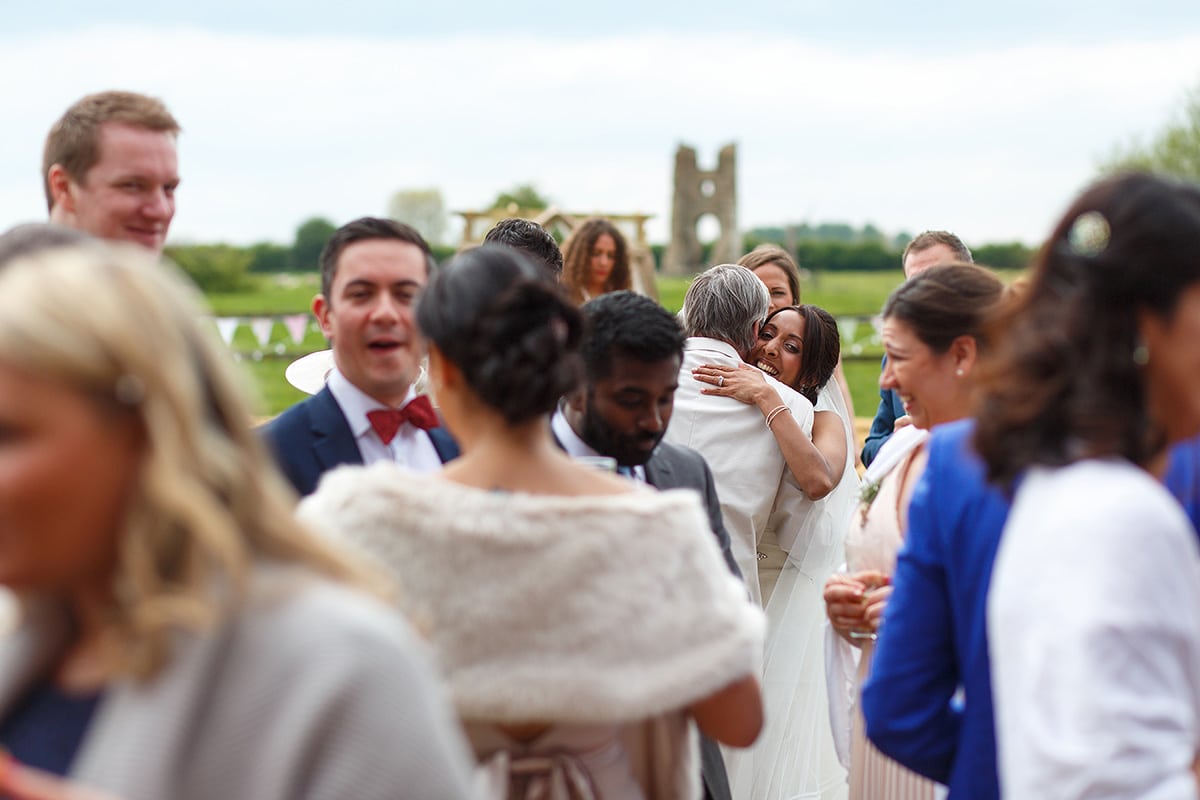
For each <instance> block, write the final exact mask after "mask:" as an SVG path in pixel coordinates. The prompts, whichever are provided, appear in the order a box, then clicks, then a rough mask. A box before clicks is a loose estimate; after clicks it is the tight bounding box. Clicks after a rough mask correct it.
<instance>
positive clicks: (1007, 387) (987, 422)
mask: <svg viewBox="0 0 1200 800" xmlns="http://www.w3.org/2000/svg"><path fill="white" fill-rule="evenodd" d="M1198 282H1200V187H1198V186H1196V185H1195V184H1190V183H1184V182H1180V181H1175V180H1171V179H1168V178H1164V177H1159V176H1152V175H1147V174H1142V173H1126V174H1121V175H1116V176H1113V177H1110V178H1107V179H1104V180H1101V181H1099V182H1098V183H1095V184H1093V185H1092V186H1090V187H1089V188H1087V189H1086V190H1085V191H1084V192H1083V194H1081V195H1080V196H1079V198H1078V199H1076V200H1075V202H1074V203H1072V204H1071V207H1070V208H1069V209H1068V210H1067V212H1066V214H1064V215H1063V217H1062V219H1061V220H1060V221H1059V222H1058V224H1057V225H1056V226H1055V228H1054V232H1053V233H1052V234H1051V235H1050V238H1049V239H1048V240H1047V241H1046V243H1045V244H1044V245H1043V246H1042V248H1041V250H1040V251H1039V253H1038V255H1037V257H1036V259H1035V261H1034V265H1033V270H1032V278H1031V281H1030V285H1029V288H1028V289H1027V290H1026V291H1025V292H1024V294H1023V295H1022V296H1021V297H1020V299H1019V301H1018V302H1017V303H1015V304H1014V307H1013V308H1012V309H1011V310H1009V311H1008V312H1007V313H1005V314H1004V315H1002V318H1001V320H1000V321H999V322H998V327H999V328H1000V329H1001V330H1002V331H1003V339H1002V340H1001V341H1000V342H999V346H998V348H997V352H996V354H995V359H994V361H993V362H992V363H991V364H990V365H989V366H988V368H987V369H986V370H985V371H984V375H983V381H982V386H983V389H984V394H983V398H982V403H981V405H980V408H979V413H978V419H979V421H978V425H977V427H976V446H977V447H978V450H979V453H980V455H982V456H983V459H984V461H985V463H986V465H987V471H988V477H989V478H990V479H991V480H993V481H994V482H996V483H999V484H1000V485H1001V486H1004V487H1005V488H1008V489H1011V488H1012V486H1013V483H1014V481H1015V480H1016V479H1017V477H1018V476H1019V475H1020V474H1021V473H1022V472H1023V471H1024V470H1025V469H1026V468H1028V467H1029V466H1031V465H1034V464H1042V465H1047V466H1060V465H1064V464H1069V463H1072V462H1074V461H1077V460H1079V459H1083V458H1095V457H1105V456H1120V457H1122V458H1125V459H1127V460H1129V461H1131V462H1133V463H1135V464H1139V465H1144V464H1146V463H1147V462H1148V461H1149V460H1150V459H1151V458H1153V457H1154V456H1155V455H1157V454H1158V453H1159V452H1161V450H1162V449H1163V447H1164V446H1165V444H1166V441H1165V435H1164V433H1163V430H1162V427H1161V426H1160V425H1159V424H1158V423H1157V422H1156V421H1155V420H1154V419H1153V418H1152V416H1151V414H1150V411H1149V409H1148V407H1147V401H1146V389H1145V386H1144V384H1143V376H1142V371H1141V367H1139V365H1138V364H1137V363H1136V361H1135V351H1137V350H1138V347H1139V337H1138V316H1139V314H1141V313H1145V312H1149V313H1151V314H1154V315H1157V316H1159V317H1162V318H1164V319H1167V320H1170V318H1171V315H1172V314H1173V312H1174V311H1175V308H1176V304H1177V302H1178V300H1179V297H1180V294H1181V293H1182V292H1183V291H1184V290H1185V289H1186V288H1188V287H1190V286H1193V285H1196V284H1197V283H1198Z"/></svg>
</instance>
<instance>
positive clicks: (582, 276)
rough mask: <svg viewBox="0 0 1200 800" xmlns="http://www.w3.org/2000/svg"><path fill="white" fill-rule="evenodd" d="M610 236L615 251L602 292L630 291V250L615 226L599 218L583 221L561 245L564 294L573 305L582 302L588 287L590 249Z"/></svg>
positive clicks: (590, 259)
mask: <svg viewBox="0 0 1200 800" xmlns="http://www.w3.org/2000/svg"><path fill="white" fill-rule="evenodd" d="M606 233H607V234H608V235H609V236H611V237H612V240H613V245H614V247H615V248H616V258H615V259H613V262H614V263H613V270H612V274H610V275H609V276H608V280H607V281H606V282H605V284H604V291H606V292H616V291H621V290H623V289H630V288H632V286H633V284H632V277H631V274H630V271H629V247H628V246H627V245H626V243H625V237H624V236H622V235H621V232H620V231H619V230H617V227H616V226H615V225H613V224H612V223H611V222H609V221H608V220H606V219H603V218H601V217H592V218H591V219H587V220H584V222H583V224H581V225H580V226H579V227H578V228H576V229H575V230H574V231H573V232H572V233H571V235H570V236H569V237H568V238H567V240H566V241H565V242H563V247H562V251H563V270H562V282H563V286H565V287H567V295H568V296H569V297H570V298H571V301H572V302H573V303H575V304H576V305H579V304H580V303H582V302H583V290H584V289H586V288H587V285H588V278H589V277H590V275H591V268H592V246H593V245H595V244H596V240H597V239H599V238H600V237H601V236H603V235H604V234H606Z"/></svg>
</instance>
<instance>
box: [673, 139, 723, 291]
mask: <svg viewBox="0 0 1200 800" xmlns="http://www.w3.org/2000/svg"><path fill="white" fill-rule="evenodd" d="M705 214H712V215H713V216H715V217H716V219H717V222H718V223H719V224H720V227H721V234H720V238H719V239H717V241H716V243H715V244H714V246H713V250H712V254H711V255H710V256H709V258H708V262H709V263H707V264H705V263H703V262H702V257H701V247H700V237H699V236H698V235H697V225H698V223H699V222H700V218H701V217H702V216H704V215H705ZM741 256H742V237H741V234H740V233H739V232H738V226H737V145H734V144H727V145H725V146H724V147H722V148H721V152H720V153H719V154H718V156H717V168H716V169H715V170H702V169H700V168H699V167H697V166H696V149H695V148H693V147H688V146H686V145H680V146H679V149H678V150H676V151H675V198H674V201H673V203H672V206H671V242H670V244H669V245H668V246H667V252H666V255H665V256H664V257H663V274H665V275H691V274H694V273H696V272H699V271H701V270H702V269H704V268H706V267H709V266H712V265H713V264H732V263H735V262H736V261H737V260H738V259H739V258H741Z"/></svg>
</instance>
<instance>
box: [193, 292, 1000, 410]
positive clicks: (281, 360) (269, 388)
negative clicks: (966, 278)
mask: <svg viewBox="0 0 1200 800" xmlns="http://www.w3.org/2000/svg"><path fill="white" fill-rule="evenodd" d="M1016 274H1017V273H1008V274H1002V275H1001V277H1003V278H1004V279H1005V280H1006V281H1008V280H1011V279H1012V278H1013V277H1015V275H1016ZM902 278H903V276H901V275H900V273H899V271H897V272H895V273H892V272H836V273H825V274H821V275H813V276H810V277H809V278H808V279H807V280H806V281H805V282H804V283H803V284H802V286H801V295H802V299H803V300H804V301H805V302H807V303H813V304H815V305H819V306H821V307H822V308H825V309H826V310H828V311H829V312H830V313H831V314H833V315H834V316H836V317H838V318H843V317H855V316H860V317H868V316H872V315H875V314H878V313H879V310H880V308H882V307H883V303H884V301H885V300H886V299H887V296H888V294H889V293H890V292H891V291H892V289H894V288H896V286H897V285H899V283H900V282H901V280H902ZM689 283H690V279H688V278H660V279H659V282H658V290H659V299H660V301H661V302H662V304H663V306H665V307H666V308H668V309H670V310H671V311H678V310H679V308H680V307H681V306H682V305H683V296H684V293H685V292H686V291H687V287H688V284H689ZM318 291H320V287H319V285H318V279H317V276H316V275H315V274H313V275H302V276H299V275H280V276H271V277H269V278H264V279H263V280H262V282H261V285H260V286H259V287H258V288H256V289H255V290H253V291H246V292H238V293H233V294H210V295H208V302H209V304H210V306H211V307H212V310H213V313H214V314H216V315H217V316H225V317H229V316H237V317H242V316H245V317H249V316H269V315H282V314H298V313H307V312H308V310H309V308H310V306H311V304H312V298H313V295H314V294H316V293H317V292H318ZM842 340H843V341H842V354H843V356H842V359H843V365H844V368H845V371H846V380H847V381H848V382H849V384H850V393H851V395H853V398H854V411H855V414H856V415H857V416H859V417H871V416H873V415H874V414H875V409H876V407H877V406H878V404H879V384H878V381H879V359H880V356H881V355H882V350H881V349H880V346H879V340H878V337H877V336H876V335H875V331H874V328H873V327H872V326H871V325H870V324H869V323H867V322H859V323H857V324H854V323H847V324H843V327H842ZM324 347H325V340H324V338H323V337H322V336H321V334H320V332H319V331H318V330H317V329H316V327H315V326H314V325H310V327H309V330H308V333H307V335H306V336H305V338H304V341H303V342H302V343H301V344H299V345H296V344H294V343H292V341H291V338H290V336H289V335H288V333H287V331H286V330H285V329H284V327H283V326H282V325H276V326H275V328H274V330H273V332H272V335H271V340H270V343H269V344H268V346H267V347H266V348H265V349H263V348H260V347H258V345H257V343H256V342H255V339H254V336H253V335H252V334H251V333H250V332H249V330H248V329H247V328H246V327H245V326H242V327H241V328H239V329H238V331H237V333H236V334H235V335H234V339H233V350H234V351H235V352H236V353H237V354H238V355H239V358H240V360H241V363H242V366H243V368H244V370H245V371H246V373H247V376H248V380H250V381H251V382H252V384H253V386H254V391H255V394H256V396H257V398H258V401H259V413H260V414H262V415H263V416H273V415H275V414H278V413H279V412H280V411H282V410H283V409H285V408H287V407H288V406H290V405H292V404H293V403H295V402H296V401H297V400H300V399H302V398H303V397H304V395H303V394H302V393H301V392H299V391H297V390H296V389H293V388H292V387H291V386H290V385H288V383H287V381H285V380H284V377H283V372H284V370H285V369H286V368H287V365H288V364H289V363H290V362H291V361H292V360H293V359H295V358H297V357H299V356H301V355H303V354H305V353H309V352H312V351H313V350H319V349H322V348H324ZM256 350H259V351H260V352H258V353H257V355H256V352H255V351H256Z"/></svg>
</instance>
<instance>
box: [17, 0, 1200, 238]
mask: <svg viewBox="0 0 1200 800" xmlns="http://www.w3.org/2000/svg"><path fill="white" fill-rule="evenodd" d="M549 5H550V4H545V3H537V4H534V3H530V2H508V3H494V2H489V3H476V2H465V1H464V0H459V2H454V3H437V2H427V1H426V2H422V3H419V4H418V3H407V2H395V0H392V1H391V2H384V1H383V0H380V1H379V2H371V1H370V0H343V2H336V3H329V2H326V3H320V4H318V3H313V2H308V1H307V0H289V1H288V2H286V3H285V2H274V1H272V2H258V3H249V2H232V0H208V2H206V3H205V4H203V7H202V8H200V4H192V3H170V2H165V3H158V4H155V5H153V6H150V5H148V4H146V3H144V2H143V3H132V2H125V0H108V2H106V3H103V4H99V3H94V2H91V1H90V0H88V1H87V2H84V0H76V2H58V3H55V4H54V8H52V9H46V8H43V7H42V6H41V5H39V4H22V5H21V8H20V9H17V8H6V10H5V15H6V20H5V24H4V26H3V28H2V29H0V75H3V76H5V77H4V87H5V90H4V93H3V96H4V102H3V103H0V130H3V131H4V137H3V140H4V142H5V145H6V146H5V147H4V148H3V150H2V151H0V222H2V223H4V224H5V226H7V225H8V224H15V223H17V222H21V221H28V220H35V219H41V218H44V215H45V206H44V201H43V198H42V194H41V184H40V178H39V175H38V173H39V166H40V155H41V148H42V142H43V140H44V137H45V134H46V131H47V130H48V128H49V126H50V124H51V123H52V122H53V120H54V119H55V118H56V117H57V116H58V115H60V114H61V113H62V111H63V110H64V109H65V108H66V106H68V105H69V104H70V103H71V102H73V101H74V100H76V99H77V98H78V97H80V96H82V95H84V94H86V93H88V92H92V91H97V90H101V89H106V88H126V89H133V90H137V91H142V92H147V93H150V94H154V95H156V96H159V97H161V98H163V99H164V100H165V101H166V102H167V104H168V106H169V107H170V108H171V110H172V111H173V112H174V114H175V115H176V117H178V118H179V120H180V122H181V123H182V125H183V127H184V132H183V134H182V135H181V137H180V142H179V153H180V169H181V174H182V177H183V183H182V185H181V187H180V189H179V193H178V213H177V215H176V217H175V223H174V225H173V227H172V239H173V240H175V241H183V240H190V241H228V242H234V243H243V244H244V243H250V242H253V241H260V240H274V241H279V242H289V241H290V240H291V238H292V236H293V233H294V231H295V228H296V226H297V225H298V224H299V223H300V222H302V221H303V220H304V219H306V218H308V217H310V216H314V215H323V216H327V217H329V218H330V219H331V220H333V221H334V222H336V223H341V222H344V221H346V220H348V219H350V218H353V217H356V216H360V215H363V214H381V213H384V212H385V211H386V208H387V199H388V197H389V195H390V194H391V193H392V192H394V191H395V190H397V189H402V188H421V187H429V186H434V187H438V188H440V189H441V190H442V192H443V194H444V196H445V198H446V202H447V205H448V206H449V207H451V208H471V207H478V206H483V205H486V204H487V203H489V202H490V201H491V200H492V198H494V197H495V195H496V194H497V192H499V191H501V190H503V189H506V188H509V187H511V186H513V185H515V184H518V183H524V182H533V183H534V184H535V185H536V186H537V187H538V188H539V190H541V191H542V193H543V194H546V195H548V196H549V197H550V198H551V199H552V200H553V201H554V202H555V203H556V204H557V205H559V206H561V207H563V208H564V209H566V210H574V211H590V210H600V211H609V212H623V211H643V212H647V213H651V214H655V215H656V219H655V221H654V222H653V223H652V224H651V227H650V231H651V236H652V238H653V239H655V240H659V241H665V239H666V237H667V231H668V229H669V215H670V202H671V170H672V166H673V158H674V151H675V148H676V146H677V145H678V144H679V143H681V142H684V143H688V144H691V145H693V146H695V147H696V148H697V149H698V150H699V154H700V161H701V166H702V167H706V166H713V165H715V160H716V152H717V150H718V149H719V148H720V146H721V145H723V144H725V143H727V142H736V143H737V145H738V159H739V174H738V192H739V215H740V220H739V221H740V223H741V227H743V228H747V227H751V226H754V225H763V224H777V223H786V222H801V221H809V222H814V223H816V222H822V221H839V222H849V223H852V224H856V225H859V224H863V223H866V222H871V223H874V224H875V225H877V226H878V227H880V228H882V229H883V230H884V231H886V232H888V233H895V232H898V231H902V230H903V231H909V232H916V231H918V230H921V229H923V228H931V227H936V228H949V229H952V230H955V231H957V232H959V233H960V234H961V235H962V236H963V237H964V238H965V239H966V240H967V241H968V243H969V244H979V243H983V242H989V241H1005V240H1012V239H1019V240H1022V241H1025V242H1027V243H1035V242H1037V241H1038V240H1039V239H1040V238H1041V237H1042V236H1043V235H1044V234H1045V233H1046V232H1047V231H1048V230H1049V228H1050V226H1051V224H1052V222H1053V220H1054V218H1055V215H1057V214H1058V213H1059V212H1060V211H1061V210H1062V209H1063V208H1064V207H1065V205H1066V203H1067V202H1068V201H1069V199H1070V198H1071V196H1072V195H1073V194H1074V193H1075V192H1077V191H1078V190H1079V189H1080V188H1081V187H1082V186H1083V185H1084V184H1085V183H1086V182H1087V181H1088V180H1090V179H1091V178H1092V177H1093V176H1094V175H1095V169H1096V164H1097V162H1098V161H1099V160H1100V159H1102V158H1103V157H1104V156H1105V155H1106V154H1108V153H1109V152H1110V151H1111V149H1112V148H1113V147H1114V146H1115V145H1117V144H1119V143H1123V142H1127V141H1128V140H1130V138H1131V137H1134V136H1143V137H1145V136H1147V135H1149V134H1151V133H1152V132H1153V131H1155V130H1157V129H1158V128H1159V127H1161V126H1162V125H1163V124H1164V123H1165V122H1167V121H1168V120H1169V119H1170V117H1171V115H1172V114H1173V113H1174V111H1175V110H1176V109H1177V108H1178V107H1179V105H1180V103H1181V100H1182V98H1183V96H1184V94H1185V92H1186V91H1187V90H1188V89H1189V88H1191V87H1193V86H1196V85H1198V84H1200V3H1197V0H1174V1H1171V0H1149V1H1148V2H1140V3H1137V4H1131V3H1128V2H1124V0H1122V1H1121V2H1117V0H1096V1H1095V2H1088V3H1082V2H1071V3H1065V2H1046V1H1043V2H1032V1H1026V0H1012V1H1010V2H1007V3H987V4H979V6H980V8H979V9H977V10H971V9H969V8H960V7H954V6H946V5H944V4H942V3H937V4H934V3H926V2H906V3H896V2H884V1H883V0H865V1H864V2H833V1H832V0H830V1H829V2H825V1H824V0H814V1H813V2H801V1H800V0H790V1H789V2H762V1H760V0H740V2H738V3H736V4H728V3H725V4H721V5H720V6H713V7H711V8H709V7H706V6H704V5H703V4H701V3H654V2H648V1H647V0H641V1H640V2H633V0H615V1H614V0H609V1H608V2H606V3H602V4H601V3H588V4H573V3H567V4H561V5H562V6H563V7H559V8H547V7H546V6H549ZM335 15H336V16H335Z"/></svg>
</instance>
